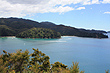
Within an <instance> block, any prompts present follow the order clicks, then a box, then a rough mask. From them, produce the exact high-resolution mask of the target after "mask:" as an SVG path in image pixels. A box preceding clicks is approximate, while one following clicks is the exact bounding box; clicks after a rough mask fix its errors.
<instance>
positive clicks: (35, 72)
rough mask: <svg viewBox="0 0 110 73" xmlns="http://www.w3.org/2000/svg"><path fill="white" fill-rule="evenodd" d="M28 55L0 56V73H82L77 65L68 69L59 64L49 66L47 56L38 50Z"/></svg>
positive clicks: (22, 52) (74, 64)
mask: <svg viewBox="0 0 110 73" xmlns="http://www.w3.org/2000/svg"><path fill="white" fill-rule="evenodd" d="M33 50H34V52H33V53H32V54H30V55H29V51H28V50H26V51H22V50H18V51H17V52H16V53H7V52H6V51H5V50H3V54H2V55H0V73H84V71H81V72H80V71H79V66H78V63H77V62H76V63H74V62H73V66H71V67H70V68H68V67H67V65H64V64H62V63H60V62H55V63H54V64H50V61H49V59H50V58H49V56H47V55H45V54H44V53H42V52H41V51H39V50H38V49H34V48H33Z"/></svg>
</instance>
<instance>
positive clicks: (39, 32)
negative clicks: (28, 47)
mask: <svg viewBox="0 0 110 73" xmlns="http://www.w3.org/2000/svg"><path fill="white" fill-rule="evenodd" d="M16 37H18V38H48V39H49V38H61V35H60V33H59V32H56V31H53V30H50V29H46V28H31V29H29V30H27V31H23V32H21V33H19V34H18V35H16Z"/></svg>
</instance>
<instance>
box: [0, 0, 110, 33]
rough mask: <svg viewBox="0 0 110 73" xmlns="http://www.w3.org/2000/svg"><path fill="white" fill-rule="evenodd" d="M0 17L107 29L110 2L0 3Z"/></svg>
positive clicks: (10, 0)
mask: <svg viewBox="0 0 110 73" xmlns="http://www.w3.org/2000/svg"><path fill="white" fill-rule="evenodd" d="M0 17H4V18H5V17H18V18H26V19H32V20H35V21H39V22H41V21H50V22H54V23H56V24H64V25H67V26H73V27H78V28H86V29H103V30H107V31H108V30H110V0H0Z"/></svg>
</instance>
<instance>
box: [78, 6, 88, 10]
mask: <svg viewBox="0 0 110 73" xmlns="http://www.w3.org/2000/svg"><path fill="white" fill-rule="evenodd" d="M82 9H86V8H85V7H79V8H77V9H76V10H82Z"/></svg>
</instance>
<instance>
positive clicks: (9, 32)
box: [0, 25, 15, 36]
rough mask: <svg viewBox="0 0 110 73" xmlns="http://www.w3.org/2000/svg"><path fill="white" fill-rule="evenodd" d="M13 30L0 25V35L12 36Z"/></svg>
mask: <svg viewBox="0 0 110 73" xmlns="http://www.w3.org/2000/svg"><path fill="white" fill-rule="evenodd" d="M14 34H15V31H14V30H12V29H10V28H9V27H7V26H6V25H0V36H12V35H14Z"/></svg>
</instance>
